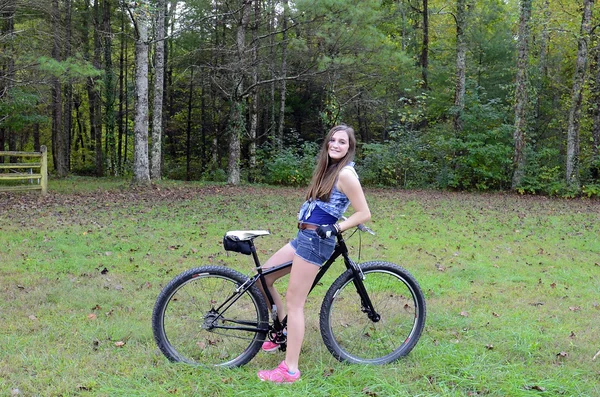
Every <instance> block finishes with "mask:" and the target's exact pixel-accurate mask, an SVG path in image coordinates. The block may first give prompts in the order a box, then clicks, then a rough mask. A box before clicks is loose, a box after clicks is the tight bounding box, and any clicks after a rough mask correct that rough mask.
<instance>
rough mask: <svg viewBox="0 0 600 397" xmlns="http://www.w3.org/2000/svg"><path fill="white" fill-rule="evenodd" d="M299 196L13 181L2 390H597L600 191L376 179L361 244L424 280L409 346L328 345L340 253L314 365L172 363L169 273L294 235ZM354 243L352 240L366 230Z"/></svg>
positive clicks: (0, 357)
mask: <svg viewBox="0 0 600 397" xmlns="http://www.w3.org/2000/svg"><path fill="white" fill-rule="evenodd" d="M301 196H302V190H301V189H279V188H271V187H258V186H243V187H238V188H233V187H227V186H219V185H202V184H194V183H192V184H186V183H178V182H170V181H166V182H161V183H160V184H158V185H157V186H154V187H153V188H149V189H140V188H136V189H130V187H129V181H126V180H117V179H99V180H98V179H91V178H70V179H66V180H61V181H52V183H51V191H50V193H49V195H48V196H47V197H40V195H39V193H33V192H32V193H25V194H16V193H11V194H8V193H0V302H2V303H1V304H0V395H7V396H8V395H11V392H13V390H15V389H18V390H19V394H18V395H22V396H164V395H180V396H190V395H198V396H253V397H256V396H297V395H310V396H378V397H381V396H477V395H478V396H598V395H600V386H599V385H600V358H598V359H596V360H592V358H593V357H594V355H595V354H596V352H598V351H599V350H600V339H599V338H598V324H600V297H599V296H600V295H599V292H600V237H599V236H600V202H598V201H589V200H573V201H566V200H550V199H545V198H540V197H527V196H526V197H521V196H513V195H504V194H485V195H481V194H466V193H439V192H406V191H394V190H370V189H367V196H368V200H369V203H370V206H371V209H372V212H373V220H372V222H371V223H370V226H372V228H373V229H374V230H375V231H376V232H377V235H376V236H370V235H363V236H362V249H361V260H375V259H382V260H388V261H391V262H396V263H398V264H400V265H402V266H404V267H406V268H407V269H409V270H410V271H411V272H412V273H413V275H414V276H415V277H416V278H417V280H419V282H420V284H421V287H422V288H423V290H424V291H425V293H426V298H427V304H428V307H427V309H428V317H427V324H426V329H425V332H424V334H423V336H422V337H421V340H420V341H419V343H418V345H417V346H416V348H415V349H414V350H413V352H411V354H410V355H409V356H408V357H406V358H405V359H402V360H400V361H398V362H396V363H394V364H390V365H387V366H383V367H369V366H358V365H346V364H342V363H339V362H337V361H336V360H335V359H333V358H332V356H331V355H330V354H329V353H328V351H327V349H326V348H325V347H324V346H323V343H322V341H321V339H320V335H319V333H318V323H317V321H318V310H319V307H320V303H321V299H322V297H323V295H324V294H325V291H326V288H327V286H328V285H329V283H330V282H331V281H332V280H333V279H334V278H335V277H337V275H338V274H339V272H340V271H341V270H342V267H341V265H336V266H334V267H333V268H332V270H331V271H330V274H328V275H327V276H326V278H325V279H324V281H323V286H322V287H318V288H317V289H316V290H315V291H314V293H313V295H311V297H310V298H309V303H308V306H307V333H306V340H305V344H304V346H303V353H302V356H301V370H302V371H303V377H302V381H301V382H299V383H297V384H294V385H288V386H284V387H282V386H273V385H269V384H264V383H261V382H259V381H258V379H257V377H256V371H257V370H259V369H262V368H267V367H274V366H276V365H277V364H278V362H279V361H280V360H281V359H282V356H281V353H279V354H264V353H259V354H258V355H257V356H256V357H255V358H254V359H253V361H251V362H250V363H249V364H248V365H246V366H244V367H243V368H238V369H235V370H225V369H203V368H190V367H187V366H184V365H177V364H173V363H170V362H168V361H167V360H166V359H165V358H164V357H163V356H162V355H161V354H160V352H159V351H158V349H157V348H156V346H155V343H154V340H153V336H152V330H151V323H150V318H151V313H152V308H153V305H154V300H155V299H156V296H157V295H158V293H159V291H160V289H161V288H162V287H163V286H164V285H165V284H166V283H167V282H168V281H169V280H170V279H171V278H172V277H174V276H175V275H176V274H178V273H180V272H182V271H184V270H186V269H188V268H191V267H194V266H200V265H204V264H220V265H226V266H231V267H235V268H236V269H238V270H241V271H242V272H244V273H250V272H251V267H252V262H251V259H250V258H249V257H247V256H244V255H238V254H230V255H227V254H226V253H225V251H223V249H222V247H221V240H222V236H223V234H224V233H225V231H227V230H233V229H263V228H264V229H270V230H271V232H272V235H271V236H267V237H261V238H260V239H259V240H258V247H259V250H260V256H261V258H263V259H266V257H267V256H268V255H269V254H270V253H272V252H274V250H276V249H278V248H279V247H280V246H281V245H283V244H284V243H285V242H286V241H287V240H288V239H289V238H290V237H292V236H293V233H294V227H295V226H294V225H295V216H296V212H297V210H298V208H299V205H300V204H301V202H300V201H301ZM349 243H350V245H351V250H352V253H353V255H354V256H355V257H356V256H357V255H358V243H359V239H358V236H356V235H355V236H354V237H352V238H350V239H349ZM281 284H282V287H284V286H285V280H282V283H281ZM118 342H124V345H123V346H122V347H119V346H118V344H119V343H118ZM13 393H15V394H16V393H17V392H16V391H14V392H13Z"/></svg>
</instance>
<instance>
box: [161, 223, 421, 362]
mask: <svg viewBox="0 0 600 397" xmlns="http://www.w3.org/2000/svg"><path fill="white" fill-rule="evenodd" d="M357 230H359V231H367V232H370V233H372V234H373V232H372V231H371V229H369V228H367V227H366V226H364V225H359V226H358V227H357V228H356V229H355V230H354V232H356V231H357ZM268 234H270V233H269V231H266V230H243V231H230V232H227V233H226V234H225V236H224V238H223V244H224V247H225V249H226V250H227V251H234V252H239V253H242V254H246V255H252V257H253V259H254V264H255V267H256V269H255V273H253V274H252V275H250V276H248V275H244V274H242V273H240V272H239V271H237V270H234V269H231V268H228V267H225V266H203V267H197V268H194V269H190V270H187V271H185V272H183V273H181V274H179V275H178V276H176V277H175V278H173V279H172V280H171V281H170V282H169V283H168V284H167V285H166V286H165V287H164V288H163V289H162V291H161V292H160V294H159V296H158V298H157V300H156V304H155V306H154V311H153V314H152V329H153V332H154V339H155V340H156V343H157V345H158V347H159V349H160V350H161V352H162V353H163V354H164V355H165V356H166V357H167V358H168V359H169V360H171V361H174V362H183V363H187V364H192V365H202V366H223V367H238V366H241V365H244V364H246V363H248V362H249V361H250V360H251V359H252V358H253V357H254V356H255V355H256V354H257V353H258V351H259V350H260V349H261V346H262V344H263V342H264V341H265V340H266V338H269V339H270V340H271V341H273V342H275V343H278V344H279V349H280V350H283V351H285V349H286V332H285V329H286V323H287V317H286V318H284V320H282V321H279V319H278V317H277V308H276V306H275V304H274V303H273V299H272V297H271V295H270V294H269V293H268V289H267V288H266V283H265V280H264V277H265V276H267V275H269V274H271V273H273V272H277V271H279V270H281V269H284V268H286V267H289V266H291V265H292V262H288V263H283V264H281V265H279V266H274V267H271V268H268V269H263V268H262V267H261V264H260V261H259V258H258V255H257V252H256V246H255V244H254V240H255V239H256V238H258V237H259V236H265V235H268ZM353 234H354V233H353ZM340 256H341V257H342V258H343V262H344V265H345V267H346V270H345V271H344V272H343V273H342V274H341V275H340V276H339V277H337V279H336V280H335V281H334V282H333V283H332V284H331V286H330V287H329V289H328V290H327V293H326V294H325V298H324V299H323V302H322V304H321V310H320V315H319V325H320V332H321V336H322V338H323V342H324V344H325V346H326V347H327V349H328V350H329V351H330V352H331V354H332V355H333V356H334V357H335V358H336V359H338V360H340V361H345V362H350V363H358V364H386V363H390V362H392V361H395V360H397V359H399V358H400V357H403V356H405V355H407V354H408V353H409V352H410V351H411V350H412V349H413V348H414V347H415V345H416V344H417V342H418V340H419V337H420V336H421V333H422V332H423V328H424V326H425V316H426V307H425V297H424V295H423V292H422V290H421V288H420V286H419V284H418V282H417V280H416V279H415V278H414V277H413V276H412V275H411V274H410V273H409V272H408V270H406V269H404V268H403V267H401V266H398V265H396V264H393V263H390V262H382V261H370V262H363V263H360V264H357V263H355V262H354V261H352V259H350V257H349V253H348V247H347V246H346V242H345V240H344V238H343V237H342V235H341V234H340V235H338V236H337V243H336V246H335V250H334V252H333V254H332V256H331V257H330V258H329V259H328V260H327V261H326V262H325V263H324V264H323V266H322V267H321V268H320V270H319V273H318V274H317V276H316V279H315V281H314V283H313V285H312V288H311V291H312V290H313V289H314V287H315V286H316V285H317V284H318V283H320V281H321V279H322V277H323V275H324V274H325V273H326V272H327V271H328V270H329V268H330V267H331V265H332V264H333V263H334V262H335V261H336V260H337V259H338V258H339V257H340ZM257 283H261V285H262V286H263V288H262V289H263V291H266V292H265V295H266V298H267V299H266V300H265V298H264V297H263V294H262V293H261V291H260V290H259V288H258V286H257ZM267 302H268V305H269V306H267ZM268 307H270V308H271V316H269V310H268Z"/></svg>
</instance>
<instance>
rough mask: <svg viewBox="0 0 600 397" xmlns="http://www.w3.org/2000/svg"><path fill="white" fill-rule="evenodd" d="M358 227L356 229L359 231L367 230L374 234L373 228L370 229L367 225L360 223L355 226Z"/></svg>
mask: <svg viewBox="0 0 600 397" xmlns="http://www.w3.org/2000/svg"><path fill="white" fill-rule="evenodd" d="M356 227H357V228H358V230H360V231H361V232H367V233H369V234H372V235H373V236H374V235H375V232H374V231H373V230H371V228H369V227H368V226H365V225H363V224H362V223H360V224H359V225H358V226H356Z"/></svg>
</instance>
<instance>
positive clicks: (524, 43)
mask: <svg viewBox="0 0 600 397" xmlns="http://www.w3.org/2000/svg"><path fill="white" fill-rule="evenodd" d="M530 20H531V0H521V16H520V20H519V36H518V42H517V50H518V54H517V77H516V83H515V130H514V133H513V140H514V155H513V177H512V188H513V189H516V188H518V187H519V186H520V185H521V183H522V181H523V176H525V145H526V140H527V138H526V132H527V119H526V113H527V101H528V96H527V80H528V77H527V66H528V65H527V63H528V62H527V60H528V58H529V39H530Z"/></svg>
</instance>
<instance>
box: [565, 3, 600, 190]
mask: <svg viewBox="0 0 600 397" xmlns="http://www.w3.org/2000/svg"><path fill="white" fill-rule="evenodd" d="M593 4H594V0H584V2H583V17H582V19H581V30H580V33H579V40H578V45H577V61H576V65H575V75H574V77H573V91H572V94H571V109H570V111H569V122H568V127H567V164H566V179H567V185H568V186H569V187H570V188H571V189H575V190H579V189H580V180H579V127H580V125H579V123H580V117H581V102H582V99H583V84H584V80H585V72H586V65H587V58H588V46H589V40H590V33H591V20H592V7H593Z"/></svg>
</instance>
